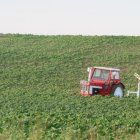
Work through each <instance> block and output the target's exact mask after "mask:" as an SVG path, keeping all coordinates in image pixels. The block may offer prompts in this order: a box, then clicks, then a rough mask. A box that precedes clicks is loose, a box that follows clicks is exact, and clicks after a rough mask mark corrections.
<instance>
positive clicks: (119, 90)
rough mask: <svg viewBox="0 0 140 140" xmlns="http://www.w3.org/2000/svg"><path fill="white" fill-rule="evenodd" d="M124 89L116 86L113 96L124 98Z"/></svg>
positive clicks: (113, 89)
mask: <svg viewBox="0 0 140 140" xmlns="http://www.w3.org/2000/svg"><path fill="white" fill-rule="evenodd" d="M123 90H124V89H123V87H122V86H121V85H115V86H114V87H113V88H112V92H111V94H112V95H113V96H115V97H120V98H122V97H123V96H124V93H123Z"/></svg>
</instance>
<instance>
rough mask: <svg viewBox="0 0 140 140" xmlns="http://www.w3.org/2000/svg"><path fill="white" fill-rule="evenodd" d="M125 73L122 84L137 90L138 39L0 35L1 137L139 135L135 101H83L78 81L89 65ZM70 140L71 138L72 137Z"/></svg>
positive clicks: (138, 102) (138, 110)
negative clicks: (118, 69)
mask: <svg viewBox="0 0 140 140" xmlns="http://www.w3.org/2000/svg"><path fill="white" fill-rule="evenodd" d="M89 65H92V66H95V65H96V66H108V67H118V68H122V69H125V70H123V71H122V73H121V77H122V81H123V83H124V84H125V86H126V91H127V90H128V89H131V90H136V89H137V80H136V79H135V77H134V76H133V74H134V72H137V73H140V37H124V36H118V37H115V36H101V37H98V36H93V37H91V36H32V35H3V36H0V120H1V121H0V133H1V134H3V135H4V136H3V137H4V138H7V136H8V137H10V138H11V139H26V138H28V139H31V137H34V136H35V137H37V135H38V139H56V138H57V139H63V136H67V132H68V134H69V135H71V139H73V137H72V135H74V137H77V138H79V137H81V138H82V139H88V138H89V134H90V133H91V132H93V133H94V130H95V131H96V133H97V134H99V135H101V136H104V135H105V136H109V139H113V138H115V137H116V136H117V135H118V134H123V135H124V134H135V133H137V132H138V131H139V129H140V100H139V99H137V98H136V97H124V98H121V99H120V98H115V97H110V96H106V97H102V96H93V97H81V96H80V95H79V81H80V80H81V79H85V78H86V76H85V72H86V68H87V67H88V66H89ZM69 137H70V136H69Z"/></svg>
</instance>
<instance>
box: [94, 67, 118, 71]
mask: <svg viewBox="0 0 140 140" xmlns="http://www.w3.org/2000/svg"><path fill="white" fill-rule="evenodd" d="M94 68H97V69H104V70H113V71H120V69H116V68H108V67H94Z"/></svg>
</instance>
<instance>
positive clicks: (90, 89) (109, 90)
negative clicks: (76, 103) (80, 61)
mask: <svg viewBox="0 0 140 140" xmlns="http://www.w3.org/2000/svg"><path fill="white" fill-rule="evenodd" d="M87 72H88V81H85V80H82V81H80V94H81V95H84V96H92V95H96V94H101V95H103V96H105V95H109V94H113V95H114V96H119V97H122V96H123V89H124V85H123V84H122V83H121V80H120V69H115V68H107V67H89V68H88V69H87Z"/></svg>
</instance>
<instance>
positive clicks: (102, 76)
mask: <svg viewBox="0 0 140 140" xmlns="http://www.w3.org/2000/svg"><path fill="white" fill-rule="evenodd" d="M108 76H109V70H104V69H95V71H94V73H93V76H92V79H99V80H108Z"/></svg>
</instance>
